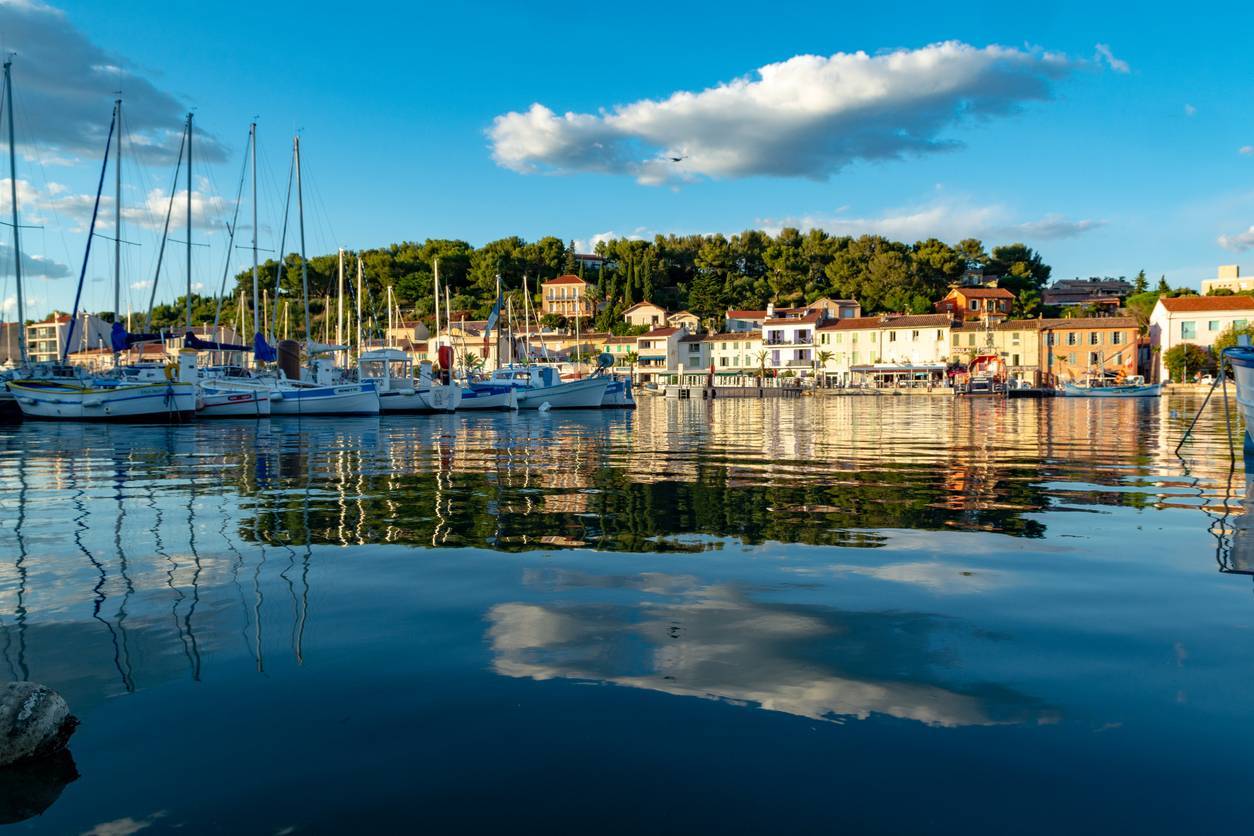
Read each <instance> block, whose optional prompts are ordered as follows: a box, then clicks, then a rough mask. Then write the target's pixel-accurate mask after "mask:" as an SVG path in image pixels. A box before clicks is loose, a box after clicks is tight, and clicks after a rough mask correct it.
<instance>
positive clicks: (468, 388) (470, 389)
mask: <svg viewBox="0 0 1254 836" xmlns="http://www.w3.org/2000/svg"><path fill="white" fill-rule="evenodd" d="M459 388H460V389H461V393H462V395H461V400H460V402H459V403H458V404H457V408H458V410H495V411H506V410H515V409H518V387H516V386H513V385H512V384H504V383H502V384H496V383H491V382H488V381H480V382H470V383H468V384H467V385H465V386H461V387H459Z"/></svg>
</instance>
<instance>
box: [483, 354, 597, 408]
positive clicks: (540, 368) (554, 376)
mask: <svg viewBox="0 0 1254 836" xmlns="http://www.w3.org/2000/svg"><path fill="white" fill-rule="evenodd" d="M609 385H610V379H609V378H608V377H599V376H598V377H585V378H584V379H582V380H562V378H561V375H559V374H558V370H557V368H556V367H554V366H545V365H534V364H524V363H510V364H508V365H505V366H502V367H500V368H499V369H497V370H496V371H494V372H492V376H491V377H490V378H489V379H488V380H487V382H486V383H472V384H471V387H470V388H471V389H479V388H481V387H485V388H486V387H494V388H495V387H512V388H513V389H514V394H515V396H516V397H517V399H518V408H519V409H539V408H540V407H541V406H543V405H544V404H548V405H549V408H550V409H600V408H601V402H602V401H603V400H604V399H605V391H606V389H607V388H608V387H609Z"/></svg>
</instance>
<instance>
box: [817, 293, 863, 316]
mask: <svg viewBox="0 0 1254 836" xmlns="http://www.w3.org/2000/svg"><path fill="white" fill-rule="evenodd" d="M807 307H808V308H810V310H816V311H823V312H824V313H825V314H826V315H827V318H828V319H856V318H857V317H860V316H862V305H860V304H859V303H858V301H857V300H856V299H832V298H830V297H828V296H823V297H821V298H819V299H815V300H814V301H813V302H811V303H810V304H809V305H807Z"/></svg>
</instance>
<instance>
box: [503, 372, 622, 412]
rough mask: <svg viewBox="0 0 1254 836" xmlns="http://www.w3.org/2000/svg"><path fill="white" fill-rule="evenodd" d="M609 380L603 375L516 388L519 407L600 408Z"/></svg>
mask: <svg viewBox="0 0 1254 836" xmlns="http://www.w3.org/2000/svg"><path fill="white" fill-rule="evenodd" d="M609 384H610V381H609V379H608V378H604V377H590V378H587V379H586V380H570V381H566V382H564V383H559V384H558V385H556V386H546V387H543V388H536V389H521V388H520V389H519V390H518V408H519V409H539V408H540V407H541V405H543V404H546V403H547V404H548V405H549V408H550V409H600V408H601V401H602V400H603V399H604V397H605V390H606V388H607V387H608V386H609Z"/></svg>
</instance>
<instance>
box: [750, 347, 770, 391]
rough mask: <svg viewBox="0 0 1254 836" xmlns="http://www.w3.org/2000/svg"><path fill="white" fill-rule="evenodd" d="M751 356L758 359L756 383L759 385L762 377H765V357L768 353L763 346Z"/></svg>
mask: <svg viewBox="0 0 1254 836" xmlns="http://www.w3.org/2000/svg"><path fill="white" fill-rule="evenodd" d="M753 356H754V358H755V359H756V360H757V361H758V385H759V386H761V385H762V379H763V378H765V377H766V358H767V357H769V356H770V354H769V353H768V352H767V350H766V349H765V348H759V349H758V350H757V352H755V353H754V355H753Z"/></svg>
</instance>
